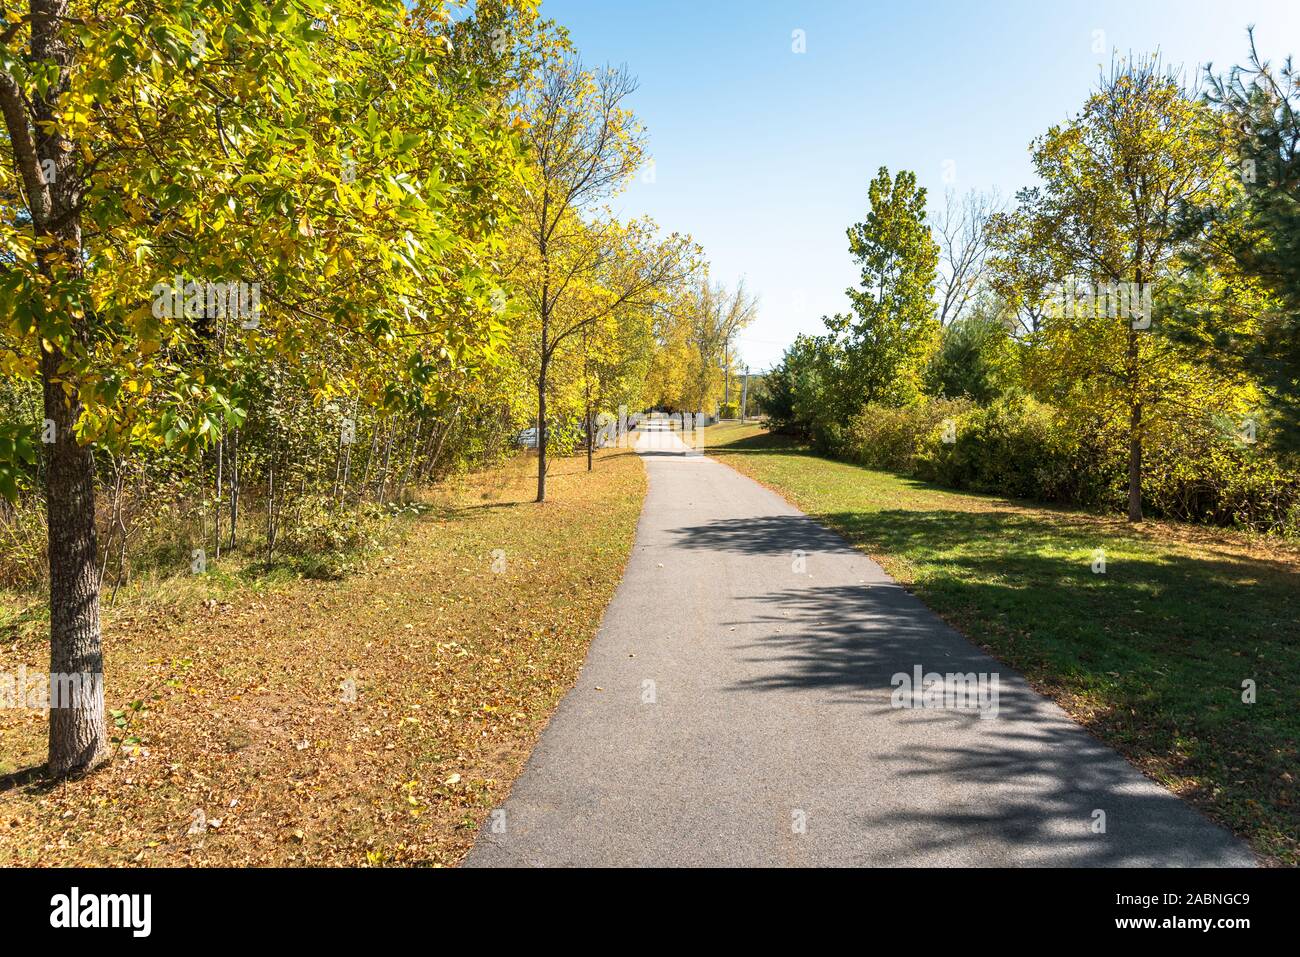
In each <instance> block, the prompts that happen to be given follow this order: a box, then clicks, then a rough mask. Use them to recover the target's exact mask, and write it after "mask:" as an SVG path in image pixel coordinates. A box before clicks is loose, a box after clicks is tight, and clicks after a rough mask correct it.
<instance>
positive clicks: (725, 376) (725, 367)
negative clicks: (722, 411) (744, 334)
mask: <svg viewBox="0 0 1300 957" xmlns="http://www.w3.org/2000/svg"><path fill="white" fill-rule="evenodd" d="M729 405H731V340H730V339H728V340H727V341H726V342H724V343H723V344H722V406H723V408H726V407H727V406H729Z"/></svg>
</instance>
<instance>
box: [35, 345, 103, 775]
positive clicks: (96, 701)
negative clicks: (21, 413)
mask: <svg viewBox="0 0 1300 957" xmlns="http://www.w3.org/2000/svg"><path fill="white" fill-rule="evenodd" d="M62 361H63V354H62V353H61V352H59V351H58V350H57V349H56V350H55V351H52V352H46V353H45V354H44V355H43V356H42V357H41V380H42V382H43V385H44V390H45V417H46V418H48V419H51V420H52V421H53V422H54V442H53V443H51V444H50V445H48V446H47V452H46V464H47V466H48V468H47V471H46V476H47V478H46V486H45V501H46V509H47V513H46V514H47V521H48V525H49V550H50V680H51V688H50V739H49V754H48V760H49V764H48V770H49V772H50V774H53V775H55V776H59V777H61V776H63V775H65V774H69V773H71V772H73V771H80V770H84V769H87V768H90V767H93V766H94V765H95V764H97V763H98V762H99V761H100V760H101V759H102V758H104V757H106V756H107V754H106V752H107V747H108V735H107V733H106V728H105V725H104V659H103V653H102V651H101V648H100V632H99V579H98V573H97V561H96V552H97V547H96V540H95V462H94V454H93V453H92V451H91V450H90V449H89V448H87V447H83V446H81V445H79V444H78V443H77V438H76V435H75V434H74V432H73V425H74V423H75V422H76V421H77V419H78V417H79V416H80V415H81V404H80V402H79V401H77V400H76V399H72V400H69V398H68V397H67V396H66V395H65V393H64V391H63V389H62V387H61V385H60V384H59V382H58V378H59V377H58V369H59V365H60V363H61V362H62ZM61 676H68V679H67V681H63V680H60V677H61ZM69 691H70V692H71V693H70V694H68V693H67V692H69Z"/></svg>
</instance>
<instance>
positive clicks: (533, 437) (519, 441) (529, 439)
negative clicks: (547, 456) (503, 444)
mask: <svg viewBox="0 0 1300 957" xmlns="http://www.w3.org/2000/svg"><path fill="white" fill-rule="evenodd" d="M515 445H517V446H519V447H520V448H521V449H535V448H537V427H536V426H534V427H533V428H531V429H524V430H523V431H522V432H520V433H519V434H518V435H516V436H515Z"/></svg>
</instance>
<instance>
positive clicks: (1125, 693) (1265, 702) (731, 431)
mask: <svg viewBox="0 0 1300 957" xmlns="http://www.w3.org/2000/svg"><path fill="white" fill-rule="evenodd" d="M708 449H709V453H710V454H711V455H714V456H716V457H717V458H719V459H720V460H721V461H724V462H726V463H727V464H729V465H731V466H733V467H735V468H736V469H738V470H739V471H741V472H743V473H745V474H747V475H749V476H751V477H752V478H754V479H757V480H758V481H760V482H762V483H763V484H765V485H768V486H769V487H771V488H773V489H774V490H776V491H778V492H780V493H781V494H783V495H784V496H785V497H786V498H787V499H789V500H790V501H791V502H793V503H794V504H795V505H797V506H798V507H799V508H801V509H802V510H803V511H805V512H807V513H808V514H809V515H812V516H813V517H815V518H817V519H818V520H819V521H821V522H822V523H823V524H825V525H827V526H829V527H830V528H833V529H835V530H836V531H837V532H839V533H840V534H841V535H843V536H844V537H845V538H846V539H848V540H849V541H850V542H852V543H853V544H855V545H856V546H858V547H859V548H861V549H862V550H864V551H866V552H867V553H868V554H870V555H871V556H872V557H873V558H875V559H876V560H877V561H879V562H880V563H881V564H882V565H883V566H884V568H885V569H886V570H887V571H888V572H889V573H890V574H891V575H893V576H894V577H895V578H896V579H898V580H899V581H900V582H902V583H903V584H905V585H906V586H907V587H908V588H910V589H911V590H912V591H913V592H914V593H915V594H916V595H917V596H918V597H920V598H921V599H922V600H923V601H925V602H926V604H928V605H929V606H930V607H931V608H932V609H934V610H935V611H936V612H938V613H939V614H940V615H941V616H942V617H944V618H945V619H946V620H948V621H949V622H950V623H951V624H953V625H954V626H955V627H957V628H958V629H960V630H961V631H962V632H963V633H964V634H966V635H967V636H968V637H969V638H970V639H971V640H972V641H974V642H976V643H977V644H979V645H980V646H981V647H983V648H985V649H986V650H987V651H989V652H990V653H991V654H993V655H994V656H995V657H997V658H998V659H1000V660H1001V661H1003V662H1005V663H1007V664H1008V665H1010V666H1012V667H1014V668H1016V669H1018V670H1020V671H1022V672H1023V673H1024V674H1025V675H1026V677H1027V678H1028V679H1029V680H1030V682H1031V683H1032V684H1033V685H1034V687H1036V688H1037V689H1038V690H1040V691H1042V692H1044V693H1046V694H1048V695H1050V696H1051V697H1053V698H1054V699H1056V700H1057V701H1058V702H1060V703H1061V704H1062V705H1063V706H1064V707H1065V709H1066V710H1067V711H1068V712H1069V713H1070V714H1071V715H1072V716H1073V717H1074V718H1075V719H1076V720H1078V721H1079V722H1080V723H1082V724H1083V725H1085V726H1086V727H1088V728H1089V729H1090V730H1091V731H1092V732H1093V733H1094V734H1096V735H1097V736H1098V737H1099V738H1101V739H1102V740H1104V741H1106V742H1108V743H1109V744H1111V745H1112V746H1114V747H1115V748H1117V749H1118V750H1120V751H1121V752H1123V753H1124V754H1125V755H1126V756H1128V757H1129V759H1130V760H1131V761H1133V762H1134V763H1135V764H1136V765H1137V766H1139V767H1140V768H1142V769H1143V770H1144V771H1145V772H1146V773H1147V774H1149V775H1150V776H1151V777H1153V778H1155V779H1156V780H1159V781H1160V782H1162V783H1163V784H1165V785H1166V786H1168V787H1170V788H1171V789H1172V790H1174V791H1176V792H1178V793H1180V794H1182V795H1184V796H1185V797H1187V798H1188V799H1190V800H1192V801H1194V802H1195V803H1197V804H1198V805H1199V806H1200V807H1202V808H1203V809H1204V810H1205V811H1206V812H1207V813H1209V814H1210V815H1211V816H1212V817H1214V818H1215V819H1217V820H1218V821H1220V822H1221V823H1223V824H1224V825H1225V826H1227V827H1229V828H1231V829H1232V830H1234V831H1235V832H1237V833H1238V834H1240V835H1242V836H1243V837H1245V838H1247V839H1248V840H1249V841H1250V842H1251V844H1252V846H1253V847H1254V848H1255V850H1256V851H1257V852H1258V853H1259V854H1261V855H1262V856H1263V857H1264V858H1265V859H1266V860H1269V861H1271V862H1273V863H1283V864H1289V865H1296V864H1298V863H1300V805H1298V804H1297V790H1296V781H1295V776H1296V775H1297V774H1300V760H1298V756H1297V742H1300V707H1297V705H1298V704H1300V693H1298V691H1297V689H1298V688H1300V551H1297V550H1296V549H1295V547H1294V546H1286V545H1283V544H1280V543H1277V542H1274V541H1270V540H1267V539H1261V538H1259V537H1253V538H1251V537H1247V536H1244V535H1241V534H1237V533H1233V532H1228V531H1224V530H1220V529H1205V528H1197V527H1193V526H1187V525H1179V524H1174V523H1154V522H1148V523H1144V524H1142V525H1139V526H1130V525H1128V524H1127V523H1126V522H1123V521H1122V520H1120V519H1118V518H1116V517H1112V516H1103V515H1094V514H1088V513H1085V512H1080V511H1075V510H1066V509H1058V508H1052V507H1046V506H1040V505H1034V504H1032V503H1025V502H1016V501H1010V500H1007V499H1001V498H996V497H993V496H986V495H978V494H971V493H962V492H954V491H950V490H946V489H942V488H939V487H936V486H932V485H928V484H925V483H923V482H917V481H913V480H911V479H907V478H903V477H900V476H897V475H893V474H890V473H886V472H879V471H873V470H870V469H865V468H861V467H859V466H855V465H849V464H845V463H842V462H835V461H831V460H828V459H825V458H822V457H820V456H817V455H815V454H814V453H812V452H810V451H809V450H808V449H806V448H803V447H801V446H799V445H798V444H796V443H795V442H793V441H792V440H790V439H787V438H784V437H781V436H776V435H771V434H769V433H767V432H765V431H763V430H762V429H761V428H759V427H757V426H753V425H747V426H741V425H738V424H724V425H720V426H717V427H714V428H713V429H711V430H710V432H709V435H708ZM1097 549H1104V550H1105V557H1106V571H1105V574H1095V573H1094V572H1093V570H1092V564H1093V559H1094V555H1095V551H1096V550H1097ZM1247 679H1250V680H1253V681H1254V682H1255V686H1256V694H1257V699H1256V703H1254V704H1246V703H1244V702H1243V701H1242V694H1243V691H1242V683H1243V681H1245V680H1247Z"/></svg>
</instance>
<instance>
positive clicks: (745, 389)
mask: <svg viewBox="0 0 1300 957" xmlns="http://www.w3.org/2000/svg"><path fill="white" fill-rule="evenodd" d="M748 408H749V366H745V384H744V385H743V386H742V387H741V390H740V421H741V424H742V425H743V424H744V422H745V410H746V409H748Z"/></svg>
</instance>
